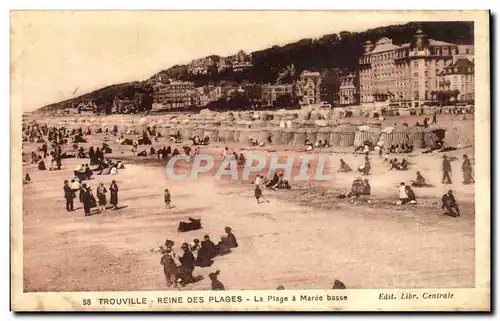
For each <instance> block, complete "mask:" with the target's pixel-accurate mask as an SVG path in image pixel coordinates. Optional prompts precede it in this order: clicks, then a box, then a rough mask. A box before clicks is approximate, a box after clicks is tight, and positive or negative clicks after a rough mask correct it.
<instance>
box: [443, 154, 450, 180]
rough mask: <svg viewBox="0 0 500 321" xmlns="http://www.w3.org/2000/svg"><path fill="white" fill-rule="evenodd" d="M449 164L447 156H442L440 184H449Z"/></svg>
mask: <svg viewBox="0 0 500 321" xmlns="http://www.w3.org/2000/svg"><path fill="white" fill-rule="evenodd" d="M450 175H451V163H450V160H449V159H448V156H446V155H443V179H442V180H441V183H443V184H451V176H450Z"/></svg>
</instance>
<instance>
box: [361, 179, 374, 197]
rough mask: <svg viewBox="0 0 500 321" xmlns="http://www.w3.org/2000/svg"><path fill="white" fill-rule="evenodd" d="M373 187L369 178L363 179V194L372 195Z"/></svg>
mask: <svg viewBox="0 0 500 321" xmlns="http://www.w3.org/2000/svg"><path fill="white" fill-rule="evenodd" d="M371 192H372V188H371V186H370V182H369V181H368V179H367V178H365V179H364V180H363V194H362V195H371Z"/></svg>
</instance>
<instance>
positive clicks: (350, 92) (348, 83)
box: [339, 72, 359, 105]
mask: <svg viewBox="0 0 500 321" xmlns="http://www.w3.org/2000/svg"><path fill="white" fill-rule="evenodd" d="M339 99H340V104H341V105H358V104H359V78H358V74H357V73H355V72H350V73H347V74H344V75H342V76H340V94H339Z"/></svg>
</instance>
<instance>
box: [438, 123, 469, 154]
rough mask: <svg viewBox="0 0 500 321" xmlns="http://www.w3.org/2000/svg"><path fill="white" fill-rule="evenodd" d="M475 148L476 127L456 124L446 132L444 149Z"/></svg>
mask: <svg viewBox="0 0 500 321" xmlns="http://www.w3.org/2000/svg"><path fill="white" fill-rule="evenodd" d="M470 146H474V126H473V125H469V124H464V123H463V122H455V123H453V124H452V126H451V127H450V128H449V129H448V130H447V131H446V134H445V136H444V147H453V148H465V147H470Z"/></svg>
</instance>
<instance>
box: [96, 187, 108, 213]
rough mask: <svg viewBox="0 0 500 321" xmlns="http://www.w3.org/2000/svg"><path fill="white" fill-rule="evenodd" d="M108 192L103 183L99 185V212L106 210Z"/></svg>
mask: <svg viewBox="0 0 500 321" xmlns="http://www.w3.org/2000/svg"><path fill="white" fill-rule="evenodd" d="M107 192H108V190H107V189H106V187H104V184H103V183H102V182H100V183H99V187H98V188H97V199H98V201H99V211H104V210H105V209H106V204H107V202H106V193H107Z"/></svg>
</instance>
